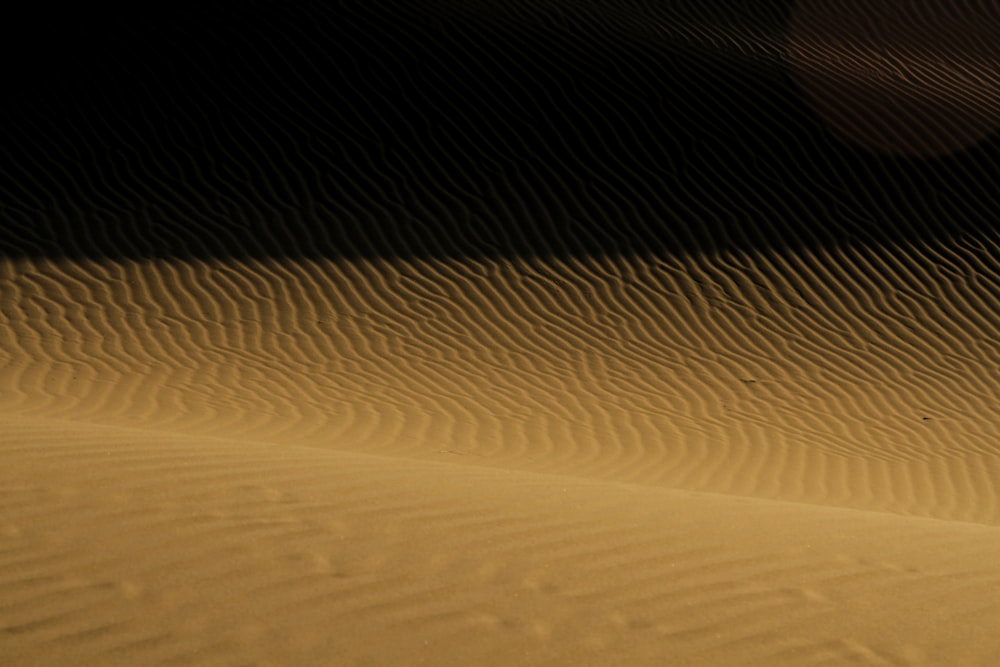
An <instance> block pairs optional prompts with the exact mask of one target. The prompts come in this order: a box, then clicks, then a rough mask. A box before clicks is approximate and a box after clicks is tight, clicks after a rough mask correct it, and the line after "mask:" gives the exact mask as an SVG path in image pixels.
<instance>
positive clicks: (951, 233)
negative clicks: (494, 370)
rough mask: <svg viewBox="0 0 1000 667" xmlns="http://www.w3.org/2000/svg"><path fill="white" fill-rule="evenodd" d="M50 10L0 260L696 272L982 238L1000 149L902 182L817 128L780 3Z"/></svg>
mask: <svg viewBox="0 0 1000 667" xmlns="http://www.w3.org/2000/svg"><path fill="white" fill-rule="evenodd" d="M737 6H740V7H741V8H739V9H737ZM36 11H39V12H42V11H44V10H43V9H41V8H39V9H36ZM53 11H54V14H49V13H46V16H44V17H43V16H41V15H39V17H38V19H37V20H33V19H31V18H22V19H20V20H19V22H16V23H15V22H12V21H8V25H7V27H6V28H5V30H6V31H9V32H10V35H8V38H7V40H6V42H5V44H6V47H5V48H6V49H7V51H8V53H7V54H6V61H5V63H4V65H3V67H4V81H3V86H4V88H3V93H4V98H5V102H4V108H3V111H2V112H0V116H2V118H0V120H2V124H0V155H2V158H0V159H2V162H0V216H2V222H0V254H3V255H5V256H7V257H29V256H47V257H78V258H79V257H90V258H110V259H122V258H135V259H140V258H157V257H159V258H186V259H193V258H239V257H244V258H245V257H290V258H299V257H335V258H360V257H373V256H380V257H386V256H390V257H458V258H463V257H477V258H484V257H502V256H511V255H522V256H523V255H538V256H550V255H578V254H612V253H632V252H643V253H678V252H699V251H707V252H714V251H718V250H725V249H761V248H779V249H782V248H796V247H801V246H819V245H829V244H845V243H864V244H868V243H891V242H897V241H910V240H913V239H914V238H937V237H955V236H965V235H972V236H975V235H981V234H984V233H989V232H991V231H992V224H993V222H992V220H993V219H994V218H995V215H996V213H995V209H996V206H997V203H996V194H997V190H998V186H997V183H996V180H995V178H996V177H995V168H996V164H997V163H998V162H1000V142H998V141H997V138H996V136H995V135H994V136H993V137H992V138H990V139H989V140H987V141H984V142H983V143H981V144H979V145H978V146H976V147H974V148H972V149H969V150H967V151H965V152H963V153H959V154H955V155H953V156H951V157H946V158H938V159H905V158H892V157H886V156H879V155H875V154H871V153H868V152H866V151H864V150H863V149H861V148H859V147H855V146H851V145H849V144H847V143H845V142H842V141H841V140H839V139H838V138H837V137H836V136H834V135H833V134H832V133H831V132H830V131H829V129H828V128H826V127H825V126H824V125H823V123H822V122H821V120H820V119H819V117H818V116H817V115H816V114H815V113H814V112H813V110H812V109H811V108H810V107H809V105H808V103H807V102H806V101H805V99H804V97H803V95H802V94H801V92H800V90H799V88H798V87H797V84H796V83H795V81H794V80H793V77H792V76H791V75H790V73H789V71H788V68H787V65H786V63H785V62H784V61H783V60H782V58H781V49H782V40H783V39H784V33H785V30H786V27H787V25H786V24H787V18H788V2H785V1H782V2H773V3H771V6H770V7H769V6H768V3H767V2H761V3H737V2H732V1H731V0H730V1H728V2H723V1H721V0H706V2H704V3H695V2H673V1H671V0H666V1H664V2H662V3H656V2H649V3H644V2H639V1H638V0H634V1H633V0H628V1H626V0H622V1H616V0H600V1H598V0H581V1H578V2H571V1H570V0H542V1H541V2H533V3H529V2H524V3H519V2H500V0H482V1H481V2H478V3H477V2H476V1H475V0H473V1H472V2H458V1H457V0H455V1H449V0H423V1H421V0H418V1H416V2H410V3H404V2H402V1H401V0H400V1H399V2H398V4H392V3H390V2H387V1H386V0H346V1H344V2H318V1H317V2H310V1H306V2H299V3H283V2H277V1H276V0H275V1H259V2H246V3H240V4H239V5H238V6H237V5H232V6H230V5H227V4H225V3H220V2H215V3H212V2H209V3H206V4H204V5H202V6H201V8H200V9H198V10H197V11H195V12H193V13H183V12H181V11H178V10H176V9H163V10H155V9H150V8H149V7H143V8H142V9H141V10H140V9H136V10H133V11H132V12H131V13H124V14H123V13H120V11H119V10H116V11H115V12H110V11H109V12H107V13H101V12H99V11H95V10H93V9H92V8H88V9H86V10H84V9H77V10H74V12H75V13H74V14H65V13H60V12H63V11H64V10H62V9H61V8H60V9H58V10H53ZM53 16H54V17H55V19H54V18H53Z"/></svg>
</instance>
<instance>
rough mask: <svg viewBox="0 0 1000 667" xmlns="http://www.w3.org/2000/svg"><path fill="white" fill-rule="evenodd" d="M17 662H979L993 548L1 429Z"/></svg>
mask: <svg viewBox="0 0 1000 667" xmlns="http://www.w3.org/2000/svg"><path fill="white" fill-rule="evenodd" d="M2 442H3V446H2V450H0V451H2V456H3V463H4V465H3V466H2V468H0V490H2V493H3V498H4V502H3V505H2V509H0V535H2V538H0V539H2V542H0V545H2V547H0V590H2V592H3V594H2V599H3V603H2V604H0V627H2V631H0V653H2V654H3V655H4V657H5V662H6V664H19V665H29V664H30V665H66V664H74V665H109V664H122V665H126V664H127V665H145V664H218V665H237V664H260V665H292V664H294V665H402V664H406V665H417V664H427V665H469V664H478V665H491V664H495V665H511V664H524V665H571V664H586V665H590V664H594V665H596V664H609V663H614V664H630V665H637V664H664V662H667V663H669V664H694V665H708V664H747V665H755V664H759V665H809V664H817V665H819V664H894V665H895V664H912V665H919V664H926V665H938V664H944V663H948V664H963V665H964V664H984V665H985V664H991V662H990V661H991V660H995V658H996V655H997V653H996V651H997V648H998V647H997V643H996V636H995V632H993V630H994V629H995V628H996V627H997V625H998V624H1000V600H998V597H997V595H996V591H997V589H998V587H1000V564H998V561H997V559H996V558H995V554H996V553H997V551H998V549H1000V534H998V533H997V532H996V530H995V529H993V528H990V527H986V526H981V525H975V524H968V523H961V522H951V521H948V522H946V521H939V520H931V519H917V518H905V517H899V516H894V515H888V514H881V513H874V512H861V511H855V510H840V509H830V508H820V507H813V506H803V505H797V504H793V503H787V502H774V501H759V500H746V499H738V498H731V497H725V496H718V495H711V494H698V493H684V492H677V491H663V490H657V489H652V488H649V487H642V486H635V485H627V484H609V483H596V482H594V481H590V480H582V479H576V478H571V477H565V476H555V475H541V474H531V473H523V472H510V471H502V470H495V469H485V468H481V467H470V466H465V465H460V464H454V463H432V462H427V461H420V462H416V461H404V460H400V459H396V458H386V457H380V456H370V455H362V454H356V453H346V452H332V451H324V450H318V449H314V448H299V447H287V446H281V447H273V446H272V447H268V446H260V445H247V444H246V443H245V442H233V441H226V440H218V439H207V438H191V437H183V436H169V435H161V434H154V433H149V432H143V431H140V430H131V429H126V428H108V427H96V426H81V425H79V424H72V423H65V422H58V421H55V420H45V421H38V420H33V419H6V420H5V421H4V425H3V432H2Z"/></svg>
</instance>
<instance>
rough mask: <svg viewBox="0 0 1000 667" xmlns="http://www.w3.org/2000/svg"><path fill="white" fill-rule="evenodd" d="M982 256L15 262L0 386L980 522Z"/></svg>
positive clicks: (174, 426)
mask: <svg viewBox="0 0 1000 667" xmlns="http://www.w3.org/2000/svg"><path fill="white" fill-rule="evenodd" d="M991 256H992V253H991V252H990V248H989V247H988V246H982V248H981V249H980V247H977V246H975V245H973V244H969V243H966V244H958V243H953V244H938V245H937V246H926V247H919V246H915V247H911V248H909V249H907V248H901V247H897V248H885V249H877V248H873V249H870V250H868V251H866V252H861V251H858V250H856V249H842V250H839V251H837V250H830V251H826V252H823V253H805V252H798V253H796V254H794V255H792V254H787V253H786V254H777V253H771V254H759V255H756V256H754V255H735V254H731V255H720V256H718V257H715V258H710V257H688V258H661V257H651V258H617V259H605V260H597V259H592V260H582V259H581V260H576V261H571V262H570V261H557V260H549V261H537V260H534V261H511V262H491V263H485V262H484V263H479V264H476V263H471V262H454V261H453V262H402V261H396V262H389V261H384V262H379V263H375V262H372V263H360V262H333V261H328V262H295V263H292V262H277V261H268V262H256V263H244V264H234V263H223V262H204V263H177V262H159V263H134V262H133V263H120V264H110V263H105V264H98V263H88V264H78V263H70V262H49V263H33V262H21V263H8V264H7V268H6V270H5V273H4V275H5V278H4V280H3V283H2V287H3V291H4V293H5V294H10V295H17V297H16V300H14V301H12V302H11V303H10V305H9V307H8V308H5V309H4V322H3V327H4V329H5V330H7V331H9V332H11V334H12V336H13V340H12V343H15V345H12V346H9V347H8V349H9V350H10V351H11V352H12V353H13V354H12V358H11V359H10V360H9V362H8V363H7V364H6V366H7V368H8V371H7V372H5V373H4V376H3V379H4V381H5V391H4V393H3V395H4V396H6V399H5V404H4V406H3V409H4V410H6V411H7V412H10V413H18V414H24V415H28V416H45V415H48V416H54V417H65V418H72V419H76V420H82V421H92V422H95V423H106V424H131V425H137V426H142V427H144V428H151V429H161V430H167V431H177V432H184V433H188V434H192V435H210V436H222V437H244V438H248V439H251V440H256V441H262V442H267V441H274V442H286V443H290V444H302V445H311V446H320V447H326V448H333V449H348V450H359V451H373V452H384V453H394V454H401V455H406V456H415V457H424V458H426V457H430V458H442V457H457V456H462V457H465V458H466V459H467V460H469V461H474V462H476V463H479V464H482V465H487V466H500V467H513V468H519V469H525V470H536V471H549V472H560V473H567V474H579V475H581V476H584V477H597V478H604V479H612V480H614V479H617V480H622V481H632V482H642V483H648V484H654V485H666V486H671V487H675V488H686V489H697V490H704V491H716V492H722V493H732V494H736V495H750V496H760V497H775V498H786V499H798V500H801V501H804V502H818V503H821V504H834V505H844V506H852V505H853V506H860V507H868V508H880V509H884V510H887V511H898V512H903V513H912V514H917V515H927V516H938V517H945V518H954V519H960V520H971V521H978V522H983V523H995V522H996V521H997V515H996V512H997V496H996V489H995V485H994V482H993V480H994V479H996V475H997V464H998V451H997V446H996V442H997V435H998V434H997V430H996V429H997V426H996V424H997V421H996V413H997V407H996V406H997V405H1000V401H998V400H997V395H996V390H995V388H994V386H993V380H994V378H995V377H996V371H997V368H998V364H997V358H998V352H997V346H998V344H1000V341H998V339H997V337H996V334H995V331H996V330H998V328H997V325H998V323H997V317H996V310H995V309H993V308H991V307H989V305H988V304H989V303H990V301H991V300H993V299H995V298H996V296H997V295H998V294H1000V290H998V284H997V278H996V274H995V272H994V271H993V270H992V267H991V263H992V262H991V259H990V258H991ZM964 276H974V277H975V282H974V283H970V281H969V280H967V279H966V278H965V277H964ZM13 371H16V372H13Z"/></svg>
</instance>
